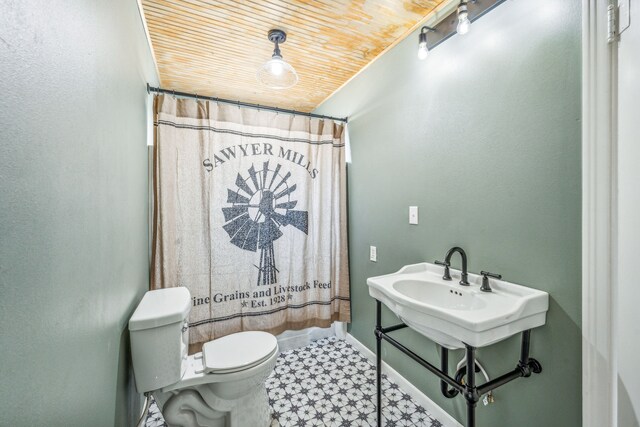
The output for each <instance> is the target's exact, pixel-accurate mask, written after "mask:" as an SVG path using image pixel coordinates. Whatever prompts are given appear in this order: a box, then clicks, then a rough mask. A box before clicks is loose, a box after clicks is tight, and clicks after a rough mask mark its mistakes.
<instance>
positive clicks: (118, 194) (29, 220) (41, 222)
mask: <svg viewBox="0 0 640 427" xmlns="http://www.w3.org/2000/svg"><path fill="white" fill-rule="evenodd" d="M148 79H155V70H154V66H153V62H152V58H151V54H150V52H149V49H148V47H147V45H146V42H145V36H144V30H143V27H142V23H141V20H140V17H139V14H138V10H137V7H136V2H135V1H131V0H117V1H115V2H114V1H87V0H76V1H58V0H54V1H48V2H42V1H34V0H27V1H25V0H21V1H7V0H0V93H1V97H0V325H1V326H0V328H1V334H0V378H1V380H0V413H1V414H2V415H1V416H0V425H2V426H45V425H46V426H65V427H66V426H82V427H86V426H114V425H115V426H126V425H132V424H133V421H132V418H133V417H135V415H136V414H134V413H133V412H134V411H137V410H138V408H139V403H140V402H139V398H138V397H137V395H136V394H134V393H130V392H129V387H130V379H129V362H128V360H129V359H128V358H129V356H128V335H127V334H126V332H125V331H126V325H127V321H128V318H129V315H130V313H131V312H132V311H133V308H134V306H135V304H136V302H137V301H138V300H139V298H140V297H141V295H142V293H143V292H144V291H145V289H147V286H148V284H147V283H148V260H147V237H148V231H147V225H148V219H147V200H148V198H147V168H146V164H147V163H146V162H147V147H146V140H145V135H146V128H145V98H146V89H145V83H146V81H147V80H148ZM151 82H152V83H154V81H153V80H151Z"/></svg>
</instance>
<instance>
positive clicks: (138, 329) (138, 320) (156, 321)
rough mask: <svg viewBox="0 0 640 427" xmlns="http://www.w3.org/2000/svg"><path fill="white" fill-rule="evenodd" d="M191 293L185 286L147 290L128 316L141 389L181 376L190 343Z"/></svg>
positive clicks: (132, 356)
mask: <svg viewBox="0 0 640 427" xmlns="http://www.w3.org/2000/svg"><path fill="white" fill-rule="evenodd" d="M190 310H191V294H190V293H189V290H188V289H187V288H184V287H175V288H165V289H156V290H153V291H148V292H147V293H145V294H144V296H143V297H142V300H141V301H140V304H138V307H137V308H136V310H135V311H134V312H133V315H132V316H131V319H129V334H130V338H131V358H132V360H133V373H134V376H135V378H136V388H137V389H138V392H139V393H144V392H147V391H153V390H158V389H160V388H162V387H166V386H168V385H170V384H173V383H175V382H177V381H179V380H180V378H182V375H184V372H185V369H186V363H184V362H185V361H186V358H187V354H188V353H187V352H188V347H189V332H188V323H187V317H188V316H189V311H190Z"/></svg>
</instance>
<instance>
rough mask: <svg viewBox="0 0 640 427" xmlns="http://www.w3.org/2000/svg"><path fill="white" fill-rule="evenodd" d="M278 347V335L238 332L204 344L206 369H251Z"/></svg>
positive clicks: (219, 371) (233, 370) (219, 370)
mask: <svg viewBox="0 0 640 427" xmlns="http://www.w3.org/2000/svg"><path fill="white" fill-rule="evenodd" d="M277 348H278V340H276V337H274V336H273V335H271V334H270V333H267V332H261V331H247V332H237V333H235V334H231V335H227V336H225V337H222V338H218V339H215V340H213V341H209V342H207V343H205V344H204V345H203V346H202V362H203V365H204V371H205V372H208V373H214V372H215V373H227V372H235V371H240V370H243V369H249V368H251V367H253V366H255V365H258V364H260V363H261V362H262V361H264V360H265V359H267V358H269V357H270V356H271V355H272V354H273V353H274V352H275V351H276V350H277Z"/></svg>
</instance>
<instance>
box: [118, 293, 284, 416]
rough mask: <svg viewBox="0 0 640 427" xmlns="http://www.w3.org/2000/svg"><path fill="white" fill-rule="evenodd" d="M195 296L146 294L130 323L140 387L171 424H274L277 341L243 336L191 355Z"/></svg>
mask: <svg viewBox="0 0 640 427" xmlns="http://www.w3.org/2000/svg"><path fill="white" fill-rule="evenodd" d="M190 310H191V295H190V293H189V290H188V289H187V288H184V287H175V288H166V289H157V290H153V291H148V292H147V293H146V294H145V295H144V297H143V298H142V300H141V301H140V304H138V307H137V308H136V310H135V311H134V313H133V315H132V316H131V319H130V320H129V331H130V336H131V356H132V359H133V373H134V376H135V381H136V388H137V390H138V392H139V393H147V392H151V394H152V395H153V397H154V398H155V400H156V402H157V403H158V407H159V408H160V410H161V411H162V414H163V416H164V418H165V421H166V422H167V424H168V425H169V426H170V427H199V426H200V427H202V426H207V427H248V426H252V427H254V426H255V427H261V426H264V427H266V426H268V425H269V423H270V421H271V415H270V409H269V404H268V397H267V391H266V388H265V381H266V379H267V377H268V376H269V374H271V372H272V371H273V369H274V367H275V364H276V359H277V357H278V342H277V340H276V338H275V337H274V336H273V335H271V334H269V333H267V332H259V331H247V332H238V333H234V334H231V335H227V336H225V337H222V338H218V339H215V340H213V341H209V342H207V343H205V344H204V345H203V347H202V352H200V353H197V354H194V355H188V348H189V327H188V322H187V319H188V316H189V311H190Z"/></svg>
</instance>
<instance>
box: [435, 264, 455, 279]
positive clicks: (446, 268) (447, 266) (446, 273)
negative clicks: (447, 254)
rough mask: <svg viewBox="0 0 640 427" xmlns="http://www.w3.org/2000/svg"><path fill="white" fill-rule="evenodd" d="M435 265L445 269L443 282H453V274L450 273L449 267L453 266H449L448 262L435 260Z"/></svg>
mask: <svg viewBox="0 0 640 427" xmlns="http://www.w3.org/2000/svg"><path fill="white" fill-rule="evenodd" d="M434 264H436V265H442V266H443V267H444V275H443V276H442V279H443V280H451V274H450V273H449V266H450V265H451V264H449V263H448V262H447V261H438V260H435V261H434Z"/></svg>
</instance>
